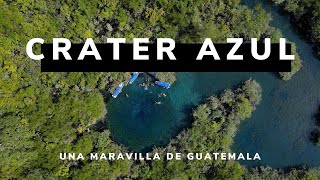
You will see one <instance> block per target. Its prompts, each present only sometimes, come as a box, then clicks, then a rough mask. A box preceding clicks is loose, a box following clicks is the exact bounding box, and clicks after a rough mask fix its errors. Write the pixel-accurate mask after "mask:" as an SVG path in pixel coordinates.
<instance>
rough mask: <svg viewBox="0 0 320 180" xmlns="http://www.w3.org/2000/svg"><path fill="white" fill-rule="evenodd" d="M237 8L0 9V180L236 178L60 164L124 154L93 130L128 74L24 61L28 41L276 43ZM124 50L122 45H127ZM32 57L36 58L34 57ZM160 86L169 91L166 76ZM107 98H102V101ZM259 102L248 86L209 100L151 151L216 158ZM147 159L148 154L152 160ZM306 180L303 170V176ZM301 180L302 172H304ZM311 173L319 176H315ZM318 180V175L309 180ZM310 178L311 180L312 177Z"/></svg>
mask: <svg viewBox="0 0 320 180" xmlns="http://www.w3.org/2000/svg"><path fill="white" fill-rule="evenodd" d="M239 2H240V1H239V0H223V1H219V0H213V1H205V0H183V1H180V0H173V1H166V0H155V1H146V0H138V1H130V0H122V1H119V0H92V1H87V0H77V1H71V0H66V1H44V0H38V1H33V0H25V1H11V0H0V16H1V17H2V18H1V21H0V119H1V123H0V159H1V161H0V179H67V178H74V179H105V178H110V179H115V178H119V179H121V178H125V177H128V178H135V179H159V178H163V179H169V178H171V179H188V178H193V179H205V178H210V177H211V178H215V177H219V178H230V179H238V178H239V177H241V176H243V173H244V171H245V168H243V167H241V166H240V165H239V164H238V163H235V162H217V163H213V162H203V161H192V162H186V161H170V162H163V161H159V162H156V161H155V162H153V163H146V162H133V161H115V162H99V161H93V162H89V161H83V162H80V161H61V160H59V158H58V157H59V153H61V152H72V151H74V152H79V151H81V152H82V153H84V155H86V154H87V153H89V152H114V153H116V152H126V150H125V149H124V148H123V147H121V146H119V145H117V144H116V143H114V142H113V141H112V140H111V138H110V133H109V131H108V130H105V131H103V132H97V131H94V130H92V129H90V127H91V125H93V124H95V123H96V122H97V121H98V120H100V119H102V118H104V116H105V114H106V113H107V112H106V106H108V102H106V99H108V98H105V97H104V96H103V95H105V94H106V95H108V96H109V92H112V91H113V90H114V88H115V87H117V86H118V84H119V83H121V82H127V80H128V79H129V78H130V73H128V72H127V73H124V72H118V73H111V72H106V73H85V72H81V73H80V72H79V73H41V72H40V68H39V66H40V63H39V62H38V61H33V60H30V59H29V58H27V56H26V54H25V46H26V44H27V42H28V40H30V39H31V38H35V37H40V38H44V39H45V41H46V42H50V41H51V39H52V38H53V37H64V38H69V39H71V40H72V41H73V42H83V41H84V39H85V38H88V37H93V38H94V40H95V41H96V42H105V40H106V38H108V37H125V38H129V39H131V38H133V37H145V38H148V37H149V38H151V39H152V40H154V39H155V38H156V37H170V38H174V39H175V40H176V41H177V42H188V43H201V42H202V41H203V40H204V38H206V37H210V38H212V39H213V41H215V42H224V41H225V39H226V38H227V37H244V38H245V39H246V40H248V39H249V38H251V37H256V38H262V37H264V36H270V37H273V38H274V37H275V36H276V35H279V33H278V32H277V31H276V30H274V29H272V28H271V27H270V26H269V21H270V15H268V14H267V13H266V12H265V11H264V10H262V9H261V7H257V8H256V9H254V10H250V9H247V8H245V7H243V6H240V5H239ZM129 43H130V40H129ZM36 50H37V51H38V52H39V50H40V48H39V47H37V48H36ZM159 75H160V76H159V78H160V79H163V80H168V81H169V82H171V83H173V82H174V80H175V77H174V75H173V74H172V73H168V74H167V73H160V74H159ZM106 92H107V93H106ZM260 99H261V88H260V86H259V84H258V83H257V82H255V81H253V80H250V81H246V82H245V83H244V84H243V86H242V88H240V89H237V90H235V91H231V90H227V91H225V92H224V93H223V94H222V95H221V96H220V97H211V98H210V99H209V100H208V102H207V103H206V104H204V105H200V106H199V107H198V108H196V109H195V110H194V112H193V115H194V119H195V120H194V123H193V125H192V128H191V129H189V130H185V131H183V132H182V133H181V134H180V135H179V136H178V137H177V138H176V139H175V140H173V141H172V143H170V144H169V145H168V146H167V147H166V148H162V149H158V150H159V151H162V152H164V151H168V152H169V151H171V152H175V151H180V152H185V151H193V150H194V151H223V150H227V149H228V148H229V146H230V144H231V143H232V136H233V134H234V132H235V131H236V125H237V124H239V123H240V120H242V119H244V118H246V117H250V115H251V113H252V112H253V111H254V110H255V106H256V105H258V104H259V102H260ZM156 150H157V149H155V150H154V151H156ZM310 171H311V170H310ZM308 172H309V171H308ZM315 172H317V171H315ZM315 174H316V173H315ZM310 176H311V175H310Z"/></svg>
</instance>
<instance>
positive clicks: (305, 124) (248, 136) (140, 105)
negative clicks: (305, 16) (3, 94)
mask: <svg viewBox="0 0 320 180" xmlns="http://www.w3.org/2000/svg"><path fill="white" fill-rule="evenodd" d="M249 2H250V3H249ZM257 2H262V3H263V4H262V5H263V7H264V8H265V9H266V10H267V11H268V12H269V13H271V14H272V16H273V21H272V26H275V27H277V28H279V29H280V30H281V31H282V33H283V35H284V37H286V38H288V39H289V40H290V41H292V42H295V43H296V44H297V50H298V53H299V54H300V56H301V58H302V59H303V60H304V67H303V68H302V70H301V71H299V72H298V73H297V74H296V75H295V76H294V77H293V78H292V80H290V81H287V82H285V81H281V80H279V78H278V77H277V76H276V75H275V74H273V73H177V81H176V83H175V84H174V85H173V86H172V88H170V89H169V90H164V89H160V88H157V87H151V88H150V89H149V90H147V91H145V90H144V89H143V88H141V87H139V86H138V83H139V82H135V83H134V84H133V85H130V86H127V87H125V88H124V91H123V92H122V93H121V94H120V95H119V96H118V98H117V99H112V100H110V101H111V102H109V103H108V105H109V107H108V115H107V119H106V120H107V124H108V128H109V129H110V131H111V133H112V138H113V140H115V141H116V142H118V143H120V144H122V145H124V146H125V147H127V148H129V149H131V150H133V151H137V152H147V151H148V150H150V149H151V148H152V147H154V146H163V145H165V144H167V143H168V142H169V141H170V139H171V138H174V137H175V136H176V135H177V134H178V133H179V132H180V131H181V130H182V129H183V128H185V127H188V125H190V123H191V120H190V118H189V117H190V114H191V109H192V107H194V106H195V105H197V104H198V103H200V102H201V101H203V100H204V99H205V98H207V97H208V96H210V95H213V94H219V93H220V92H221V91H222V90H224V89H226V88H234V87H237V86H238V85H239V83H240V82H241V81H244V80H247V79H249V78H250V77H252V78H254V79H256V80H257V81H258V82H259V83H260V84H261V86H262V89H263V97H262V98H263V100H262V102H261V104H260V105H259V106H258V108H257V110H256V111H255V112H254V113H253V116H252V118H250V119H247V120H246V121H244V122H243V123H242V124H241V126H240V127H239V131H238V132H237V134H236V137H235V138H234V145H233V147H232V150H233V151H235V152H252V153H255V152H258V153H259V154H260V156H261V158H262V161H260V162H250V161H246V162H243V163H244V164H245V165H247V166H258V165H268V166H271V167H276V168H278V167H287V166H295V165H300V164H305V165H309V166H320V147H317V146H314V145H313V144H312V143H311V142H310V141H309V134H310V131H311V130H312V129H313V127H314V125H313V120H312V118H313V115H314V113H315V111H316V110H317V107H318V106H319V104H320V61H319V60H318V59H317V58H315V57H314V56H313V50H312V46H311V45H310V44H308V43H307V42H306V41H305V40H304V39H303V38H301V37H300V36H299V34H298V33H297V32H296V31H295V28H294V27H293V26H292V25H291V23H290V19H289V17H288V16H286V15H282V14H281V13H280V11H279V9H278V8H276V7H273V6H272V5H270V4H268V3H265V1H263V0H261V1H252V0H250V1H248V2H246V1H243V3H245V4H246V5H248V6H249V7H252V6H253V5H254V4H253V3H257ZM138 81H141V79H138ZM162 92H164V93H166V94H167V97H159V96H158V94H159V93H162ZM126 94H127V95H128V96H129V97H126ZM159 101H160V102H161V104H156V103H155V102H159Z"/></svg>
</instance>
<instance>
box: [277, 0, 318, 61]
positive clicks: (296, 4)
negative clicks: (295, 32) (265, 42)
mask: <svg viewBox="0 0 320 180" xmlns="http://www.w3.org/2000/svg"><path fill="white" fill-rule="evenodd" d="M272 2H273V3H274V4H276V5H278V6H280V7H281V8H282V9H283V10H284V11H285V12H287V13H289V14H290V15H291V16H292V17H293V18H292V19H293V21H294V22H295V23H296V26H297V27H298V29H299V30H300V32H301V34H302V35H303V36H304V37H305V38H307V39H309V40H310V41H311V42H312V43H313V44H314V45H315V49H316V51H317V53H318V56H319V55H320V13H319V12H320V1H318V0H295V1H290V0H272Z"/></svg>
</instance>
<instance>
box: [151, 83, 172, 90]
mask: <svg viewBox="0 0 320 180" xmlns="http://www.w3.org/2000/svg"><path fill="white" fill-rule="evenodd" d="M155 84H156V85H158V86H160V87H163V88H166V89H169V88H170V86H171V84H169V83H166V82H163V81H156V82H155Z"/></svg>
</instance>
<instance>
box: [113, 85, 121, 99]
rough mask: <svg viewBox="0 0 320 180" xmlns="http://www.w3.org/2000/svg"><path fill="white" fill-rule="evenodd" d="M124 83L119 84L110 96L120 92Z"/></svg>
mask: <svg viewBox="0 0 320 180" xmlns="http://www.w3.org/2000/svg"><path fill="white" fill-rule="evenodd" d="M123 86H124V83H121V84H119V86H118V87H117V88H116V90H115V91H114V92H113V94H112V97H113V98H117V96H118V95H119V94H120V93H121V91H122V88H123Z"/></svg>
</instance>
